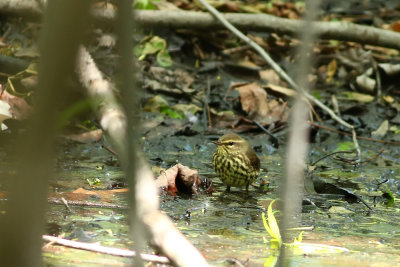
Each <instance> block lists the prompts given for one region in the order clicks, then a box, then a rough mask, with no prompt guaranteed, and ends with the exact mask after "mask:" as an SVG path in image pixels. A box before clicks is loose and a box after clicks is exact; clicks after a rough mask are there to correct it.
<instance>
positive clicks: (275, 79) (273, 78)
mask: <svg viewBox="0 0 400 267" xmlns="http://www.w3.org/2000/svg"><path fill="white" fill-rule="evenodd" d="M258 73H259V75H260V78H261V80H264V81H268V83H272V84H279V83H280V82H281V78H280V77H279V75H278V74H277V73H276V71H274V70H272V69H268V70H260V71H259V72H258Z"/></svg>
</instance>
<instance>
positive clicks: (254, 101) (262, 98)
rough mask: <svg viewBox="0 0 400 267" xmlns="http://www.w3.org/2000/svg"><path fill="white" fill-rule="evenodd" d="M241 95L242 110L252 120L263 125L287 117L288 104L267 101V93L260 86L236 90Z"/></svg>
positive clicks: (246, 86) (237, 88) (248, 85)
mask: <svg viewBox="0 0 400 267" xmlns="http://www.w3.org/2000/svg"><path fill="white" fill-rule="evenodd" d="M235 89H236V90H237V91H238V92H239V94H240V102H241V104H242V109H243V110H244V111H245V112H246V113H247V114H248V116H249V118H250V119H252V120H257V121H258V122H260V123H261V124H263V125H269V124H271V123H273V122H276V121H281V120H282V119H283V118H284V117H285V120H286V117H287V116H284V115H285V113H286V112H285V110H286V103H284V102H279V101H277V100H276V99H269V100H268V99H267V92H266V91H265V90H264V89H263V88H262V87H261V86H259V85H258V84H256V83H250V84H246V85H244V86H240V87H236V88H235Z"/></svg>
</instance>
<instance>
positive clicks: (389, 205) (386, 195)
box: [385, 187, 394, 207]
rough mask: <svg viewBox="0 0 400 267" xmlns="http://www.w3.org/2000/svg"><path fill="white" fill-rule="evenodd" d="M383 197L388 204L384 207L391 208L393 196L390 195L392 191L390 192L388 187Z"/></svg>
mask: <svg viewBox="0 0 400 267" xmlns="http://www.w3.org/2000/svg"><path fill="white" fill-rule="evenodd" d="M385 197H386V198H387V199H388V202H387V203H386V206H388V207H393V204H394V196H393V194H392V191H390V189H389V187H388V188H386V194H385Z"/></svg>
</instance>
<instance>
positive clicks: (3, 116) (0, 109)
mask: <svg viewBox="0 0 400 267" xmlns="http://www.w3.org/2000/svg"><path fill="white" fill-rule="evenodd" d="M11 118H12V115H11V113H10V105H9V104H8V103H7V102H5V101H4V100H0V130H5V129H7V127H6V126H5V125H3V121H5V120H7V119H11Z"/></svg>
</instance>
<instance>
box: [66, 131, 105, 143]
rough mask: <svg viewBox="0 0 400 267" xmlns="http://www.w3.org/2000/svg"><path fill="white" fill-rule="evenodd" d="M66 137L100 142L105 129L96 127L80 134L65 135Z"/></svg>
mask: <svg viewBox="0 0 400 267" xmlns="http://www.w3.org/2000/svg"><path fill="white" fill-rule="evenodd" d="M64 137H65V138H67V139H69V140H73V141H76V142H80V143H90V142H99V141H100V140H101V139H102V138H103V131H102V130H101V129H96V130H93V131H89V132H85V133H80V134H70V135H65V136H64Z"/></svg>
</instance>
